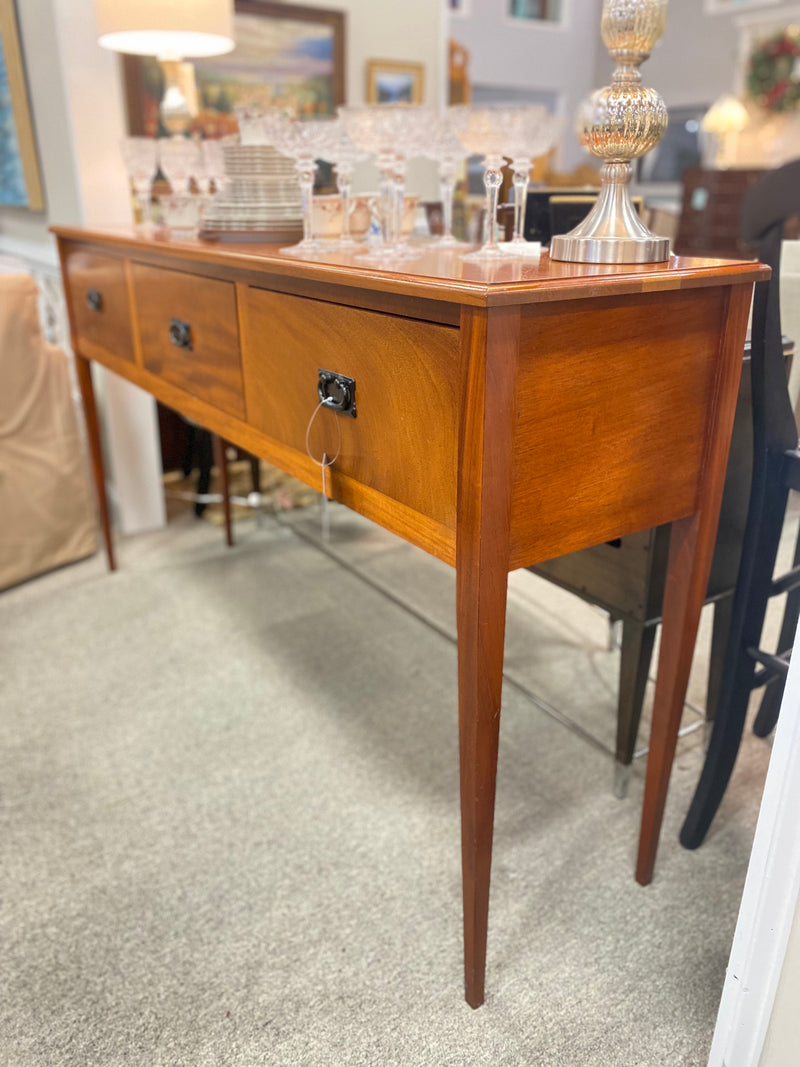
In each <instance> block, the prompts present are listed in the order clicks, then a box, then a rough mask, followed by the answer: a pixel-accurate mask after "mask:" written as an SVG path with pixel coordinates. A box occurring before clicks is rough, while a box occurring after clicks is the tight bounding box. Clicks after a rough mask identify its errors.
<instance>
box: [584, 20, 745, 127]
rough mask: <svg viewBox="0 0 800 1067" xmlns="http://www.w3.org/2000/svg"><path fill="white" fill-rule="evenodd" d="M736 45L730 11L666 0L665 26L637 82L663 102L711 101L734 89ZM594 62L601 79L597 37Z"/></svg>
mask: <svg viewBox="0 0 800 1067" xmlns="http://www.w3.org/2000/svg"><path fill="white" fill-rule="evenodd" d="M731 6H735V5H731ZM738 49H739V34H738V30H737V28H736V16H735V15H731V14H725V13H723V14H721V15H708V14H706V13H705V0H669V6H668V8H667V30H666V33H665V34H664V36H663V37H662V39H661V41H660V43H659V44H658V45H657V46H656V48H655V49H654V50H653V54H652V55H651V57H650V58H649V59H648V60H647V62H646V63H645V65H644V66H643V67H642V80H643V83H644V84H645V85H650V86H652V87H653V88H654V89H656V90H658V92H659V93H661V95H662V96H663V97H664V100H665V101H666V104H667V107H687V106H690V105H693V104H711V103H713V102H714V100H716V99H717V97H718V96H721V95H722V94H723V93H727V92H733V90H734V89H735V86H736V64H737V57H738ZM597 67H598V71H599V73H600V79H601V84H605V83H606V81H607V79H608V77H609V75H610V72H611V61H610V60H609V58H608V53H607V52H606V51H605V49H604V48H603V45H602V42H600V44H599V47H598V49H597Z"/></svg>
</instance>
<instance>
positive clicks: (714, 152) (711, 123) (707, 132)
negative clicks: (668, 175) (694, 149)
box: [700, 93, 750, 170]
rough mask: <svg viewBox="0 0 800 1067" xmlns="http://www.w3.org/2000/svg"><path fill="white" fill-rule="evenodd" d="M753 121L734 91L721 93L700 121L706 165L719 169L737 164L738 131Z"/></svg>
mask: <svg viewBox="0 0 800 1067" xmlns="http://www.w3.org/2000/svg"><path fill="white" fill-rule="evenodd" d="M749 124H750V115H749V113H748V111H747V108H746V107H745V106H744V104H743V103H742V102H741V100H739V99H738V98H737V97H735V96H733V95H732V94H731V93H725V94H724V95H723V96H720V97H719V98H718V99H717V100H715V101H714V103H713V104H712V105H711V107H710V108H709V109H708V111H707V112H706V113H705V115H704V116H703V118H702V121H701V122H700V147H701V151H702V155H703V166H705V167H716V168H718V169H720V170H724V169H727V168H728V167H732V166H735V164H736V158H737V153H736V147H737V143H738V140H739V134H740V133H741V132H742V130H744V129H746V128H747V126H748V125H749Z"/></svg>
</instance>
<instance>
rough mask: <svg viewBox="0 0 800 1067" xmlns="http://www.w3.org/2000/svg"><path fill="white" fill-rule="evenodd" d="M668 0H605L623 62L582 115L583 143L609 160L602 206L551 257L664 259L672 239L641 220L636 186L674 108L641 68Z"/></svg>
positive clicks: (614, 52) (606, 25)
mask: <svg viewBox="0 0 800 1067" xmlns="http://www.w3.org/2000/svg"><path fill="white" fill-rule="evenodd" d="M666 16H667V0H605V3H604V5H603V19H602V36H603V42H604V43H605V45H606V47H607V48H608V50H609V53H610V54H611V56H612V58H613V59H615V60H616V62H617V68H616V70H615V71H614V75H613V78H612V82H611V85H610V86H608V87H607V88H605V89H600V90H598V91H597V92H595V93H593V94H592V95H591V97H590V98H589V99H588V100H587V101H586V102H585V103H584V105H583V106H582V108H581V110H580V113H579V138H580V141H581V144H582V145H583V146H584V147H586V148H588V149H589V151H590V152H591V153H592V154H593V155H595V156H597V157H598V158H600V159H602V160H603V168H602V170H601V179H602V184H601V187H600V193H599V195H598V197H597V203H596V204H595V206H594V208H593V209H592V211H591V212H590V214H589V215H588V216H587V217H586V218H585V219H584V220H583V222H582V223H580V225H578V226H576V227H575V229H574V230H572V231H571V232H570V233H568V234H563V235H557V236H555V237H553V240H552V243H551V246H550V258H551V259H557V260H566V261H567V262H573V263H658V262H662V261H663V260H666V259H668V258H669V240H668V238H666V237H657V236H655V235H654V234H652V233H651V232H650V231H649V230H648V229H647V227H646V226H645V225H644V223H643V222H642V221H641V220H640V218H639V216H638V214H637V212H636V210H635V208H634V207H633V204H632V202H631V199H630V193H629V190H628V186H629V183H630V178H631V161H632V160H634V159H638V158H639V157H640V156H643V155H644V154H645V153H646V152H649V151H650V149H651V148H654V147H655V145H657V144H658V142H659V141H660V140H661V138H662V137H663V136H664V133H665V131H666V129H667V108H666V105H665V104H664V101H663V100H662V99H661V97H660V96H659V94H658V93H657V92H656V91H655V90H654V89H648V88H645V87H644V86H642V85H641V84H640V82H641V74H640V72H639V66H640V65H641V63H643V62H644V60H645V59H647V57H648V56H649V54H650V52H651V50H652V49H653V47H654V45H655V44H656V42H657V41H658V40H659V38H660V37H661V35H662V34H663V32H664V28H665V25H666Z"/></svg>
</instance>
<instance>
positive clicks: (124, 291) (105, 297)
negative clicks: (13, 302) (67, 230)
mask: <svg viewBox="0 0 800 1067" xmlns="http://www.w3.org/2000/svg"><path fill="white" fill-rule="evenodd" d="M62 267H63V271H64V275H65V282H66V284H65V290H66V295H67V304H68V306H69V312H70V321H71V323H72V329H73V332H74V335H75V337H76V339H77V344H78V346H79V347H80V350H81V351H82V352H83V353H84V355H85V356H87V358H89V359H100V360H102V359H103V358H104V357H106V356H109V355H110V356H112V357H114V358H117V359H122V360H127V361H129V362H131V363H133V361H134V350H133V333H132V330H131V313H130V305H129V291H128V281H127V272H126V262H125V260H124V259H122V258H121V257H119V256H115V255H107V254H104V253H97V252H90V251H88V250H86V249H81V248H74V249H70V250H68V251H67V252H66V253H65V255H64V257H63V263H62ZM91 290H94V291H95V292H97V293H98V294H99V297H100V301H101V307H100V309H99V310H94V309H93V308H91V307H90V306H89V303H88V294H89V292H90V291H91Z"/></svg>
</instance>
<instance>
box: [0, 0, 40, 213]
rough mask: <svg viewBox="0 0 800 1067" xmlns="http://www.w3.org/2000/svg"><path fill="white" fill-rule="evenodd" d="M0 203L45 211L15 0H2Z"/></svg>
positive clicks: (0, 11) (0, 31)
mask: <svg viewBox="0 0 800 1067" xmlns="http://www.w3.org/2000/svg"><path fill="white" fill-rule="evenodd" d="M0 206H8V207H26V208H29V209H30V210H31V211H42V210H44V197H43V195H42V182H41V178H40V177H39V162H38V159H37V156H36V142H35V140H34V136H33V124H32V122H31V113H30V108H29V106H28V92H27V87H26V85H25V68H24V67H23V64H22V50H21V49H20V46H19V33H18V31H17V16H16V12H15V11H14V0H0Z"/></svg>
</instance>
